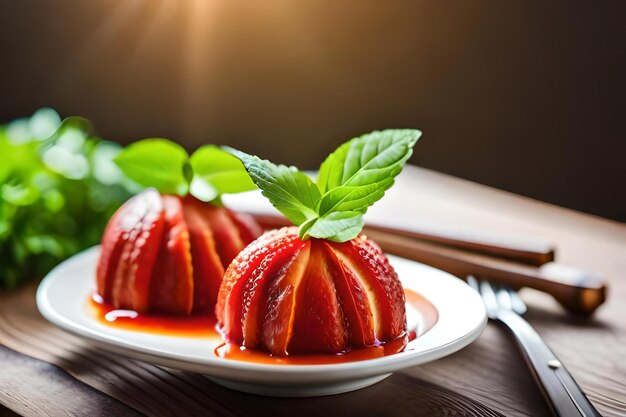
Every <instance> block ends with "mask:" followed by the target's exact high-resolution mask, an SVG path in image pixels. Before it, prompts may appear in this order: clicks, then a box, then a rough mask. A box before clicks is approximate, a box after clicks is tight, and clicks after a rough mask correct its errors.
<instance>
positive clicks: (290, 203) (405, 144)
mask: <svg viewBox="0 0 626 417" xmlns="http://www.w3.org/2000/svg"><path fill="white" fill-rule="evenodd" d="M421 134H422V132H420V131H419V130H410V129H402V130H400V129H396V130H393V129H389V130H384V131H380V132H372V133H369V134H367V135H363V136H361V137H358V138H355V139H352V140H350V141H348V142H346V143H344V144H343V145H341V146H340V147H339V148H338V149H337V150H336V151H335V152H333V153H332V154H331V155H330V156H329V157H328V158H326V160H325V161H324V163H323V164H322V166H321V167H320V172H319V176H318V180H317V185H316V184H314V183H313V182H312V181H311V180H310V179H309V177H307V176H306V175H305V174H303V173H301V172H300V171H298V170H297V169H296V168H295V167H287V166H284V165H274V164H272V163H271V162H269V161H266V160H261V159H259V158H257V157H256V156H252V155H248V154H246V153H244V152H241V151H237V150H235V149H231V148H228V151H229V152H230V153H232V154H233V155H235V156H236V157H237V158H239V159H240V160H241V161H242V162H243V164H244V166H245V168H246V171H247V172H248V174H250V177H251V178H252V180H253V181H254V182H255V184H256V185H257V186H258V187H259V188H260V189H261V190H262V193H263V195H264V196H266V197H267V198H268V199H269V200H270V202H271V203H272V204H273V205H274V207H276V208H277V209H278V210H280V211H281V212H282V213H283V214H284V215H285V216H287V218H288V219H289V220H291V221H292V222H294V223H295V224H296V225H298V226H300V237H301V238H302V239H306V238H309V237H315V238H319V239H328V240H331V241H334V242H345V241H347V240H350V239H354V238H355V237H357V236H358V234H359V233H360V232H361V230H362V229H363V214H365V212H366V211H367V209H368V207H369V206H371V205H372V204H374V203H375V202H376V201H378V200H379V199H380V198H382V196H383V195H384V194H385V191H386V190H388V189H389V187H391V186H392V185H393V183H394V178H395V177H396V175H398V174H399V173H400V171H402V168H403V167H404V163H405V162H406V161H407V159H409V157H410V156H411V153H412V151H413V145H415V143H416V142H417V140H418V139H419V137H420V136H421Z"/></svg>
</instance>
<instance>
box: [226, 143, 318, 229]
mask: <svg viewBox="0 0 626 417" xmlns="http://www.w3.org/2000/svg"><path fill="white" fill-rule="evenodd" d="M224 149H226V150H227V151H228V152H230V153H231V154H232V155H234V156H236V157H237V158H239V160H241V162H243V165H244V167H245V168H246V171H247V172H248V174H249V175H250V178H252V181H254V183H255V184H256V185H257V186H258V187H259V188H260V189H261V192H262V194H263V195H264V196H265V197H267V198H268V199H269V200H270V202H271V203H272V205H274V207H276V208H277V209H278V210H279V211H280V212H281V213H283V214H284V215H285V216H286V217H287V218H288V219H289V220H291V221H292V222H293V223H294V224H296V225H297V226H299V225H301V224H302V223H304V222H306V221H308V220H311V219H314V218H316V217H317V212H316V211H315V203H316V201H317V200H318V199H319V198H320V192H319V190H318V189H317V186H316V185H315V183H314V182H313V181H312V180H311V179H310V178H309V177H307V176H306V174H304V173H302V172H300V171H298V169H297V168H295V167H288V166H285V165H275V164H273V163H271V162H270V161H267V160H263V159H260V158H258V157H256V156H253V155H248V154H247V153H245V152H241V151H238V150H236V149H232V148H228V147H225V148H224Z"/></svg>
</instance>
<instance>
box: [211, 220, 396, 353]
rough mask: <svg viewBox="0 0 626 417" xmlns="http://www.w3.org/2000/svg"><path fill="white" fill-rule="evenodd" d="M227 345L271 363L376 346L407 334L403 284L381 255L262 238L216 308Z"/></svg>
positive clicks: (233, 271)
mask: <svg viewBox="0 0 626 417" xmlns="http://www.w3.org/2000/svg"><path fill="white" fill-rule="evenodd" d="M215 313H216V317H217V320H218V325H219V326H220V330H221V332H222V334H223V336H224V339H225V341H226V342H227V343H231V344H234V345H239V346H243V347H245V348H247V349H254V350H262V351H267V352H270V353H271V354H272V355H274V356H292V355H299V354H304V353H307V354H308V353H338V352H346V351H350V350H354V349H358V348H365V347H370V346H379V345H381V344H383V343H385V342H390V341H393V340H396V339H398V338H400V337H401V336H403V335H404V334H405V331H406V315H405V297H404V292H403V290H402V284H401V283H400V280H399V279H398V276H397V274H396V272H395V271H394V270H393V268H392V266H391V265H390V264H389V261H388V259H387V257H386V256H385V255H384V254H383V252H382V251H381V250H380V248H379V247H378V246H377V245H376V244H375V243H373V242H372V241H370V240H369V239H367V238H366V237H365V236H359V237H357V238H355V239H352V240H350V241H347V242H343V243H336V242H331V241H328V240H323V239H307V240H301V239H300V238H299V237H298V229H297V228H295V227H290V228H283V229H280V230H274V231H270V232H266V233H265V234H264V235H262V236H261V237H260V238H259V239H257V240H255V241H254V242H252V243H251V244H250V245H248V246H247V247H246V249H244V250H243V251H242V252H241V253H240V254H239V255H238V256H237V257H236V258H235V259H234V260H233V262H232V263H231V264H230V266H229V267H228V269H227V271H226V273H225V275H224V279H223V281H222V285H221V287H220V292H219V296H218V301H217V305H216V308H215Z"/></svg>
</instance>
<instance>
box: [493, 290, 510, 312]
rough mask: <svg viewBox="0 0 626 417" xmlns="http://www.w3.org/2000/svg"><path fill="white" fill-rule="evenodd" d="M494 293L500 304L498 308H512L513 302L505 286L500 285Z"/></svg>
mask: <svg viewBox="0 0 626 417" xmlns="http://www.w3.org/2000/svg"><path fill="white" fill-rule="evenodd" d="M496 294H497V297H498V305H499V306H500V308H502V309H505V310H512V309H513V302H512V301H511V294H510V293H509V290H508V288H507V287H505V286H501V287H500V288H498V290H497V293H496Z"/></svg>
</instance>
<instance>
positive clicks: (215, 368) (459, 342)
mask: <svg viewBox="0 0 626 417" xmlns="http://www.w3.org/2000/svg"><path fill="white" fill-rule="evenodd" d="M99 248H100V247H99V245H97V246H94V247H91V248H89V249H86V250H84V251H82V252H80V253H78V254H76V255H74V256H72V257H70V258H68V259H66V260H65V261H63V262H62V263H60V264H59V265H57V266H56V267H55V268H53V269H52V270H51V271H50V272H49V273H48V274H47V275H46V276H45V277H44V279H43V280H42V282H41V284H40V285H39V287H38V288H37V294H36V302H37V308H38V309H39V311H40V313H41V314H42V315H43V316H44V318H46V320H48V321H49V322H51V323H52V324H54V325H56V326H57V327H59V328H61V329H63V330H65V331H67V332H69V333H71V334H74V335H76V336H79V337H82V338H86V339H88V340H89V341H92V342H96V343H98V344H99V345H100V346H101V347H102V348H104V349H106V350H109V351H113V352H115V353H118V354H122V355H124V356H130V357H133V358H138V359H141V360H145V361H147V362H150V363H153V364H157V365H164V366H169V367H173V368H177V369H185V370H189V371H193V372H198V373H203V374H206V375H208V376H215V377H219V378H226V379H232V380H241V379H242V378H237V375H236V374H233V372H245V373H246V375H247V376H246V378H245V380H246V381H248V382H252V381H254V380H259V381H260V382H262V383H264V384H272V381H271V380H270V379H269V378H270V377H275V378H281V380H280V381H278V382H279V383H285V382H293V381H291V380H289V377H290V376H297V377H298V378H297V379H296V381H299V382H310V383H311V382H319V381H320V377H321V376H324V380H325V381H341V380H350V379H354V378H359V377H366V376H372V375H380V374H385V373H391V372H394V371H397V370H400V369H404V368H407V367H411V366H416V365H420V364H423V363H426V362H431V361H434V360H437V359H440V358H442V357H444V356H448V355H450V354H452V353H454V352H457V351H458V350H460V349H462V348H464V347H466V346H467V345H469V344H470V343H472V342H473V341H474V340H476V339H477V338H478V336H479V335H480V334H481V333H482V331H483V329H484V328H485V326H486V324H487V314H486V311H485V308H484V305H483V303H482V300H480V298H479V296H478V294H475V293H474V292H473V290H471V288H470V287H469V286H467V284H465V283H464V282H463V281H462V280H460V279H459V278H457V277H455V276H453V275H452V274H450V273H448V272H445V271H442V270H440V269H438V268H434V267H431V266H429V265H425V264H422V263H419V262H415V261H411V260H408V259H405V258H400V257H397V256H393V255H388V256H389V257H390V258H391V259H394V258H397V259H402V260H403V261H407V262H411V263H415V264H419V265H420V267H424V268H429V269H431V270H434V271H436V272H437V273H439V274H443V275H445V276H447V278H446V279H448V280H453V281H455V282H456V283H455V284H454V285H459V284H461V285H465V286H466V289H467V290H469V291H468V292H467V294H468V295H469V296H470V299H471V298H472V297H474V296H475V299H474V301H472V302H475V301H478V304H477V303H475V304H476V306H478V305H480V307H481V313H482V314H481V320H479V323H477V324H476V326H474V328H473V329H471V330H470V331H468V332H467V333H465V334H463V335H460V336H459V337H457V338H455V339H454V340H451V341H449V342H447V343H444V344H442V345H438V346H435V347H431V348H429V349H424V350H420V351H419V352H414V351H410V350H409V351H404V352H399V353H397V354H393V355H389V356H385V357H382V358H374V359H367V360H362V361H353V362H344V363H339V364H314V365H287V364H286V365H276V364H262V363H253V362H244V361H236V360H228V359H223V358H217V357H214V356H213V355H207V358H206V359H204V360H197V359H195V358H189V357H187V358H185V357H184V356H181V355H180V354H171V353H169V352H163V351H160V350H158V349H151V348H149V347H148V348H147V347H144V346H139V345H137V344H136V343H133V342H132V341H131V342H129V341H128V340H123V339H120V338H119V337H117V336H115V335H103V334H102V333H101V332H99V331H98V330H97V329H94V328H90V327H88V326H86V325H83V324H81V323H77V322H75V321H72V320H71V318H68V317H66V316H65V315H62V314H60V313H59V312H58V311H57V310H56V309H54V307H53V306H52V305H51V301H50V299H49V297H48V295H49V289H50V288H51V286H53V285H55V284H56V282H57V280H59V279H61V278H58V277H59V276H61V274H62V273H63V272H64V271H65V269H67V268H69V267H70V266H72V265H73V264H74V263H78V262H79V261H83V262H85V260H86V259H89V257H94V256H96V255H95V254H94V253H95V252H97V251H99ZM443 275H442V276H443ZM451 282H452V281H451ZM94 283H95V277H94ZM459 288H460V287H459ZM471 294H473V295H471ZM427 298H428V297H427ZM429 301H431V300H429ZM431 302H432V301H431ZM433 304H434V303H433ZM435 306H436V307H437V305H436V304H435ZM438 310H439V308H438ZM435 327H436V325H435ZM435 327H433V329H434V328H435ZM431 330H432V329H431ZM428 333H429V332H427V333H426V334H425V335H424V336H422V337H425V336H427V335H428ZM172 337H173V336H172ZM418 340H419V338H418ZM285 378H287V379H285Z"/></svg>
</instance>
